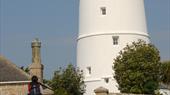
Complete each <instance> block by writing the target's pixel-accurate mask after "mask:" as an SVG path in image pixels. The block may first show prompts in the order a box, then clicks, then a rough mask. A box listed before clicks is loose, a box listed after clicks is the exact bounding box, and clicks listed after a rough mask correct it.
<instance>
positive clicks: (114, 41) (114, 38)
mask: <svg viewBox="0 0 170 95" xmlns="http://www.w3.org/2000/svg"><path fill="white" fill-rule="evenodd" d="M112 39H113V45H118V40H119V36H113V37H112Z"/></svg>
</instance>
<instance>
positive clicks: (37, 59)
mask: <svg viewBox="0 0 170 95" xmlns="http://www.w3.org/2000/svg"><path fill="white" fill-rule="evenodd" d="M31 46H32V64H31V65H30V66H29V69H30V74H31V76H33V75H35V76H37V77H38V79H39V82H43V65H42V64H41V50H40V49H41V42H40V41H39V39H38V38H36V39H34V40H33V41H32V43H31Z"/></svg>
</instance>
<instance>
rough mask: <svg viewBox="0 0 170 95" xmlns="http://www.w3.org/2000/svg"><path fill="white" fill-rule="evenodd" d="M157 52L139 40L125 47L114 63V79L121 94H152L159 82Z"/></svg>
mask: <svg viewBox="0 0 170 95" xmlns="http://www.w3.org/2000/svg"><path fill="white" fill-rule="evenodd" d="M160 65H161V64H160V56H159V51H158V50H157V48H155V46H154V45H152V44H146V42H144V41H142V40H139V41H138V42H133V43H132V45H127V46H126V47H125V48H124V49H123V50H122V51H121V52H120V55H119V56H118V57H117V58H116V59H115V61H114V67H113V68H114V70H115V76H114V78H115V79H116V80H117V82H118V84H119V90H120V91H121V92H123V93H135V94H153V93H154V90H156V89H158V86H159V81H160Z"/></svg>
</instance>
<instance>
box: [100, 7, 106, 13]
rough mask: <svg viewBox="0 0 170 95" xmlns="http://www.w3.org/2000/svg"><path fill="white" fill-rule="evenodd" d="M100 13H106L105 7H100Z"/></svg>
mask: <svg viewBox="0 0 170 95" xmlns="http://www.w3.org/2000/svg"><path fill="white" fill-rule="evenodd" d="M100 10H101V13H102V15H106V7H101V8H100Z"/></svg>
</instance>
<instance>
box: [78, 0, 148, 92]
mask: <svg viewBox="0 0 170 95" xmlns="http://www.w3.org/2000/svg"><path fill="white" fill-rule="evenodd" d="M79 11H80V12H79V16H80V17H79V35H78V42H77V66H78V67H79V68H80V69H82V70H83V71H84V77H85V84H86V93H85V95H94V89H96V88H98V87H101V86H102V87H105V88H107V89H109V91H110V92H114V93H117V92H119V90H118V88H117V87H118V85H117V83H116V80H115V79H114V78H113V75H114V72H113V69H112V66H113V61H114V58H116V56H117V55H118V53H119V52H120V50H122V49H123V48H124V47H125V46H126V45H127V44H128V43H129V44H130V43H131V42H134V41H137V40H139V39H142V40H144V41H146V42H149V36H148V33H147V27H146V19H145V9H144V0H80V10H79Z"/></svg>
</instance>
